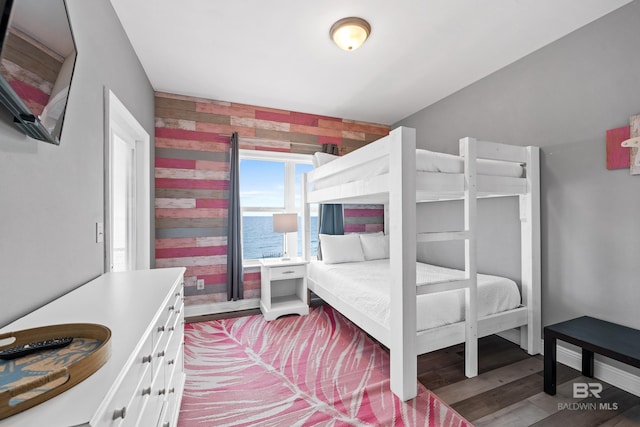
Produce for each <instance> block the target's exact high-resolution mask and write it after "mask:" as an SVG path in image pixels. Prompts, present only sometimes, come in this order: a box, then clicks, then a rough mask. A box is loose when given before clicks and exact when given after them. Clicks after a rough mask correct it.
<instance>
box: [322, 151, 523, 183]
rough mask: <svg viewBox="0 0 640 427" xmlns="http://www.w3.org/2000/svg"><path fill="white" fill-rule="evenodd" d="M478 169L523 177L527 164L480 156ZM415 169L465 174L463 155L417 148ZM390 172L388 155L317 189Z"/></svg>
mask: <svg viewBox="0 0 640 427" xmlns="http://www.w3.org/2000/svg"><path fill="white" fill-rule="evenodd" d="M323 154H324V153H323ZM476 168H477V169H476V173H477V174H478V175H494V176H505V177H511V178H522V177H523V176H524V167H523V166H522V165H521V164H519V163H513V162H503V161H500V160H488V159H478V161H477V163H476ZM416 170H417V171H419V172H441V173H464V158H463V157H461V156H456V155H453V154H447V153H437V152H435V151H429V150H422V149H418V150H416ZM387 172H389V162H388V158H387V157H381V158H378V159H376V160H374V161H371V162H368V163H365V164H362V165H358V166H356V167H353V168H350V169H348V170H345V171H343V172H340V173H339V174H336V175H332V176H329V177H327V178H323V179H321V180H318V181H315V182H314V188H315V189H321V188H326V187H331V186H333V185H338V184H343V183H345V182H352V181H357V180H364V179H367V178H371V177H374V176H378V175H383V174H385V173H387Z"/></svg>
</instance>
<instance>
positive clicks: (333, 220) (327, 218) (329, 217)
mask: <svg viewBox="0 0 640 427" xmlns="http://www.w3.org/2000/svg"><path fill="white" fill-rule="evenodd" d="M322 151H323V152H325V153H329V154H335V155H338V154H339V151H338V146H337V145H336V144H323V145H322ZM318 232H319V233H320V234H333V235H336V234H344V214H343V211H342V205H339V204H324V205H320V209H319V212H318ZM318 259H322V247H321V246H320V239H318Z"/></svg>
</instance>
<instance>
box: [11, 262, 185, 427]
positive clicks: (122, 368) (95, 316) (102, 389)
mask: <svg viewBox="0 0 640 427" xmlns="http://www.w3.org/2000/svg"><path fill="white" fill-rule="evenodd" d="M184 271H185V269H184V268H164V269H155V270H139V271H130V272H122V273H107V274H105V275H103V276H100V277H98V278H96V279H94V280H92V281H90V282H89V283H87V284H85V285H83V286H80V287H79V288H77V289H76V290H74V291H72V292H70V293H68V294H66V295H64V296H62V297H60V298H58V299H56V300H54V301H52V302H51V303H49V304H47V305H45V306H43V307H41V308H40V309H38V310H36V311H34V312H32V313H30V314H28V315H26V316H24V317H22V318H20V319H18V320H16V321H15V322H13V323H11V324H9V325H7V326H6V327H4V328H2V329H1V330H0V336H6V334H7V333H10V332H11V333H13V331H21V330H26V329H33V328H40V327H45V326H48V325H54V324H55V325H61V324H96V325H102V326H104V327H105V328H107V329H108V330H109V331H110V332H111V335H110V338H109V340H108V341H109V343H110V345H109V346H108V347H107V349H108V348H109V347H110V353H111V354H110V356H109V357H108V358H107V359H106V360H103V361H102V362H103V365H102V366H101V367H99V368H98V369H97V370H96V371H95V372H94V373H92V374H90V375H89V376H88V377H86V379H84V380H82V381H80V382H78V383H77V384H75V385H73V387H71V388H68V389H67V390H64V391H62V392H61V393H59V394H58V395H56V396H54V397H51V398H48V400H46V401H43V402H42V403H40V402H38V403H37V404H36V405H35V406H33V407H31V408H29V409H25V410H23V411H22V412H19V413H16V414H15V415H10V416H7V417H6V418H4V419H1V420H0V427H5V426H12V427H14V426H15V427H18V426H48V427H57V426H60V427H68V426H92V427H102V426H118V427H125V426H140V427H155V426H158V427H174V426H176V424H177V419H178V413H179V410H180V401H181V400H182V392H183V390H184V382H185V373H184V367H183V355H184V345H183V344H184V310H183V305H184V302H183V282H184V280H183V276H184ZM16 335H17V334H16ZM4 347H5V348H6V345H5V346H4ZM103 356H104V354H103ZM2 376H3V372H2V371H0V384H2V382H3V378H2ZM62 377H64V376H62ZM26 397H27V398H28V396H26ZM13 404H14V405H15V404H16V402H14V403H13ZM1 409H2V408H0V410H1Z"/></svg>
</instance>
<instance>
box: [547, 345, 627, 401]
mask: <svg viewBox="0 0 640 427" xmlns="http://www.w3.org/2000/svg"><path fill="white" fill-rule="evenodd" d="M542 348H544V346H543V347H542ZM556 357H557V360H558V362H560V363H562V364H563V365H566V366H568V367H570V368H573V369H576V370H578V371H580V370H581V369H582V353H581V352H578V351H574V350H570V349H568V348H565V347H562V346H560V345H559V346H558V347H557V349H556ZM596 357H597V356H596ZM593 371H594V377H596V378H597V379H599V380H602V381H604V382H607V383H609V384H611V385H614V386H616V387H618V388H619V389H621V390H624V391H626V392H629V393H631V394H634V395H636V396H640V376H637V375H634V374H632V373H631V372H627V371H624V370H622V369H620V368H617V367H615V366H612V365H609V364H608V363H605V362H603V361H600V360H595V361H594V364H593Z"/></svg>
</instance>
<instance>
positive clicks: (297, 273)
mask: <svg viewBox="0 0 640 427" xmlns="http://www.w3.org/2000/svg"><path fill="white" fill-rule="evenodd" d="M269 271H270V273H271V280H280V279H295V278H299V277H304V276H305V274H306V272H307V266H306V265H290V266H286V267H271V268H270V269H269Z"/></svg>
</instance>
